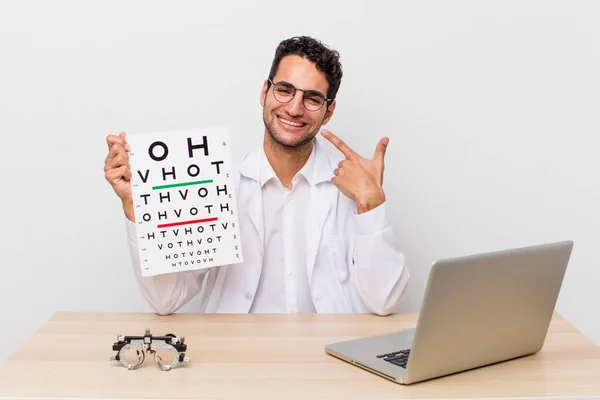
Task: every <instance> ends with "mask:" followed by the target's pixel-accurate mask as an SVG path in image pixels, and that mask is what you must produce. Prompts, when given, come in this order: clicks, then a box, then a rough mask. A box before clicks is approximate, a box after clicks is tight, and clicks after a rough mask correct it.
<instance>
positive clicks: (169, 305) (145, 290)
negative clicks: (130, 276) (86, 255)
mask: <svg viewBox="0 0 600 400" xmlns="http://www.w3.org/2000/svg"><path fill="white" fill-rule="evenodd" d="M125 223H126V226H127V242H128V244H129V252H130V254H131V260H132V264H133V271H134V273H135V277H136V279H137V281H138V284H139V286H140V289H141V291H142V294H143V295H144V297H145V298H146V300H148V302H149V303H150V305H151V306H152V308H154V310H155V311H156V313H157V314H160V315H167V314H171V313H174V312H175V311H177V310H178V309H179V308H180V307H181V306H183V305H184V304H186V303H187V302H188V301H190V300H191V299H192V298H193V297H194V296H195V295H196V294H198V293H199V292H200V289H201V288H202V282H203V280H204V277H205V275H206V273H207V272H208V270H207V269H202V270H195V271H184V272H174V273H170V274H162V275H155V276H142V268H141V263H140V257H139V253H138V242H137V235H136V229H135V224H134V223H133V222H131V221H130V220H128V219H126V221H125Z"/></svg>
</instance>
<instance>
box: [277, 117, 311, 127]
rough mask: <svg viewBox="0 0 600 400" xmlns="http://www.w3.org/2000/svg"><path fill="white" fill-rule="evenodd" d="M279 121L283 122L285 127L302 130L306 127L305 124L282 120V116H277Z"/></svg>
mask: <svg viewBox="0 0 600 400" xmlns="http://www.w3.org/2000/svg"><path fill="white" fill-rule="evenodd" d="M277 119H278V120H279V122H281V123H282V124H284V125H288V126H291V127H294V128H302V127H303V126H305V125H306V124H305V123H303V122H293V121H290V120H287V119H285V118H281V117H280V116H277Z"/></svg>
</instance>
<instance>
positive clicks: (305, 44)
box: [269, 36, 342, 100]
mask: <svg viewBox="0 0 600 400" xmlns="http://www.w3.org/2000/svg"><path fill="white" fill-rule="evenodd" d="M289 55H296V56H300V57H303V58H307V59H308V60H309V61H311V62H313V63H315V64H316V65H317V69H318V70H319V71H323V72H324V73H325V76H326V77H327V83H328V84H329V88H328V89H327V98H328V99H332V100H333V99H335V96H336V95H337V92H338V89H339V88H340V83H342V64H341V63H340V53H338V52H337V51H335V50H333V49H330V48H328V47H327V46H325V45H324V44H322V43H321V42H319V41H318V40H316V39H313V38H311V37H309V36H296V37H293V38H290V39H286V40H284V41H282V42H281V43H279V46H277V50H275V58H274V59H273V64H272V65H271V72H269V79H271V80H272V79H273V77H274V76H275V74H277V70H278V69H279V63H280V62H281V59H282V58H283V57H285V56H289ZM269 85H270V84H269Z"/></svg>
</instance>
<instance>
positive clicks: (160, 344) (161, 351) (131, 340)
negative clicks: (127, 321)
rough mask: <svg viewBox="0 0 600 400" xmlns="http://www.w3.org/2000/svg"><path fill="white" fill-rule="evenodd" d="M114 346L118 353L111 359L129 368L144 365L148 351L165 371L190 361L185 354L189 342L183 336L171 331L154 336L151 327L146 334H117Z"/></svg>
mask: <svg viewBox="0 0 600 400" xmlns="http://www.w3.org/2000/svg"><path fill="white" fill-rule="evenodd" d="M153 344H155V348H154V349H153V348H152V345H153ZM112 348H113V350H114V351H116V352H117V354H116V355H115V356H113V357H110V360H111V361H118V362H119V363H120V364H121V365H122V366H124V367H125V368H127V369H136V368H138V367H139V366H140V365H142V363H143V362H144V359H145V358H146V355H145V354H146V353H148V354H154V361H155V362H156V364H157V365H158V366H159V367H160V369H161V370H163V371H169V370H171V369H173V368H176V367H177V366H179V365H180V364H181V363H183V362H189V361H190V359H189V357H186V356H185V351H186V350H187V344H185V338H184V337H183V336H182V337H180V338H177V336H175V335H173V334H171V333H169V334H166V335H165V336H153V335H152V334H151V333H150V329H146V333H145V334H144V336H123V335H117V341H116V342H115V343H114V344H113V347H112Z"/></svg>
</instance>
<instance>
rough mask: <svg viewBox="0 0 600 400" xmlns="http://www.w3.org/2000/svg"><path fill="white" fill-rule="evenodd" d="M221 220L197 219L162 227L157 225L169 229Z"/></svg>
mask: <svg viewBox="0 0 600 400" xmlns="http://www.w3.org/2000/svg"><path fill="white" fill-rule="evenodd" d="M218 220H219V218H217V217H215V218H205V219H195V220H193V221H181V222H173V223H172V224H162V225H157V226H156V227H157V228H169V227H171V226H181V225H191V224H200V223H202V222H212V221H218Z"/></svg>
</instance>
